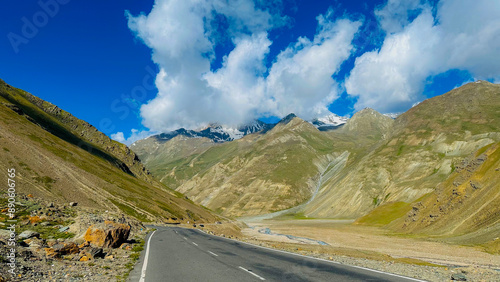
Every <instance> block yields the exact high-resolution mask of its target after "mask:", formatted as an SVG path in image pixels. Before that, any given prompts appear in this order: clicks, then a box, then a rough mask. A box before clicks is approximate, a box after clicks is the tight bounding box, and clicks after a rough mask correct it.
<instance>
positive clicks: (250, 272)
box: [238, 266, 266, 281]
mask: <svg viewBox="0 0 500 282" xmlns="http://www.w3.org/2000/svg"><path fill="white" fill-rule="evenodd" d="M238 268H239V269H241V270H243V271H246V272H247V273H249V274H252V275H253V276H255V277H257V278H259V279H260V280H262V281H264V280H266V279H265V278H264V277H262V276H260V275H257V273H253V271H250V270H248V269H246V268H244V267H242V266H238Z"/></svg>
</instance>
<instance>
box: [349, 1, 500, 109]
mask: <svg viewBox="0 0 500 282" xmlns="http://www.w3.org/2000/svg"><path fill="white" fill-rule="evenodd" d="M399 2H400V1H389V4H388V5H387V6H386V7H384V8H382V9H381V11H385V10H384V9H385V8H387V7H389V6H390V5H392V4H394V3H399ZM391 3H392V4H391ZM412 3H413V2H412ZM414 4H415V3H414ZM418 5H420V4H418ZM419 8H422V12H421V13H420V14H419V15H418V17H416V18H415V19H414V20H413V21H412V22H409V21H405V20H402V19H403V18H405V16H401V13H395V18H390V14H388V13H385V12H384V13H381V12H379V19H380V21H381V25H382V27H384V28H386V29H388V30H391V31H393V32H392V33H389V32H388V35H387V36H386V38H385V40H384V43H383V46H382V47H381V48H380V50H378V51H373V52H367V53H365V54H363V55H362V56H360V57H358V58H357V59H356V62H355V67H354V69H353V70H352V71H351V73H350V76H349V78H348V79H347V80H346V83H345V86H346V91H347V92H348V94H350V95H352V96H357V97H358V102H357V103H356V105H355V109H361V108H364V107H372V108H375V109H376V110H379V111H381V112H398V111H404V110H406V109H408V108H409V107H410V106H411V105H412V104H413V103H414V102H416V101H419V100H421V99H422V98H423V97H422V96H421V95H422V92H423V89H424V86H425V80H426V78H427V77H429V76H433V75H437V74H440V73H443V72H446V71H448V70H450V69H460V70H467V71H469V72H470V73H471V74H472V75H473V76H474V77H475V78H478V79H498V78H499V77H500V56H499V54H500V17H498V15H499V14H500V2H498V1H488V0H482V1H474V2H471V1H467V0H453V1H452V0H442V1H441V2H440V3H439V4H438V10H437V16H436V17H437V18H434V17H433V15H432V11H431V9H430V7H429V6H428V5H420V6H419ZM380 14H383V15H384V16H383V17H382V16H380ZM403 14H404V13H403ZM406 17H407V16H406ZM465 19H466V20H465ZM406 20H407V18H406ZM436 22H437V23H436ZM398 25H399V27H398Z"/></svg>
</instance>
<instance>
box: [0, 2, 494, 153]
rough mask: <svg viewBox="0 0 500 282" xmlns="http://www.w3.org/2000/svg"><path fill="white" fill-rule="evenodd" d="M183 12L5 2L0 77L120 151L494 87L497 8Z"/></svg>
mask: <svg viewBox="0 0 500 282" xmlns="http://www.w3.org/2000/svg"><path fill="white" fill-rule="evenodd" d="M191 2H192V1H175V0H156V5H155V6H154V7H153V4H154V3H155V1H153V0H147V1H132V0H124V1H112V2H111V1H91V2H90V3H91V4H89V1H85V2H83V1H71V0H41V1H23V2H22V3H21V2H19V1H8V2H6V3H2V9H1V10H0V34H2V35H3V36H2V37H1V39H0V42H1V43H0V78H2V79H3V80H5V81H6V82H7V83H9V84H11V85H13V86H15V87H19V88H22V89H25V90H27V91H29V92H31V93H33V94H35V95H37V96H39V97H41V98H42V99H45V100H47V101H49V102H52V103H54V104H56V105H57V106H59V107H61V108H63V109H64V110H67V111H69V112H71V113H72V114H74V115H75V116H77V117H78V118H81V119H84V120H86V121H88V122H90V123H91V124H93V125H94V126H96V127H97V128H98V129H99V130H101V131H102V132H104V133H105V134H107V135H110V136H112V137H113V138H114V139H116V140H119V141H121V142H125V143H130V142H133V141H134V140H136V139H138V138H141V137H145V136H147V135H149V134H152V133H154V132H160V131H168V130H173V129H176V128H178V127H186V128H197V127H200V126H203V125H204V124H206V123H208V122H219V123H223V124H228V125H238V124H241V123H244V122H248V121H249V120H252V119H255V118H265V117H269V116H278V117H280V116H284V115H286V114H288V113H290V112H294V113H296V114H297V115H299V116H300V117H303V118H305V119H309V118H313V117H315V116H320V115H325V114H328V113H329V112H330V111H331V112H333V113H336V114H339V115H351V114H352V113H353V112H355V111H357V110H359V109H362V108H364V107H372V108H374V109H376V110H378V111H380V112H382V113H390V112H402V111H405V110H407V109H408V108H410V107H411V106H412V105H413V104H414V103H416V102H419V101H421V100H423V99H426V98H429V97H433V96H435V95H439V94H442V93H444V92H447V91H449V90H451V89H453V88H455V87H457V86H460V85H462V84H464V83H466V82H469V81H473V80H475V79H486V80H489V81H492V82H498V81H500V69H499V68H500V67H499V66H500V28H499V20H498V16H497V15H498V14H499V13H500V3H499V2H491V1H487V0H481V1H475V2H474V3H472V2H471V1H466V0H453V1H452V0H441V1H424V0H422V1H420V0H407V1H401V0H388V1H387V0H380V1H348V0H336V1H303V0H282V1H261V0H256V1H252V0H229V1H223V0H205V1H198V2H197V4H196V5H195V4H192V3H191ZM464 19H467V20H464Z"/></svg>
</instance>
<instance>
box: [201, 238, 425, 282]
mask: <svg viewBox="0 0 500 282" xmlns="http://www.w3.org/2000/svg"><path fill="white" fill-rule="evenodd" d="M195 230H197V231H198V232H200V233H202V234H205V235H208V236H213V237H215V238H219V239H222V240H229V241H234V242H238V243H241V244H245V245H249V246H252V247H257V248H261V249H266V250H270V251H274V252H280V253H284V254H289V255H293V256H299V257H306V258H310V259H315V260H320V261H324V262H329V263H333V264H339V265H343V266H348V267H353V268H358V269H364V270H368V271H372V272H376V273H381V274H386V275H390V276H394V277H399V278H404V279H407V280H412V281H417V282H427V281H425V280H420V279H416V278H412V277H408V276H403V275H398V274H394V273H389V272H384V271H380V270H375V269H371V268H366V267H362V266H357V265H350V264H343V263H340V262H337V261H331V260H326V259H321V258H315V257H310V256H304V255H301V254H297V253H292V252H287V251H282V250H276V249H271V248H268V247H264V246H259V245H254V244H250V243H247V242H243V241H238V240H234V239H230V238H224V237H219V236H217V235H212V234H208V233H205V232H203V231H201V230H199V229H195Z"/></svg>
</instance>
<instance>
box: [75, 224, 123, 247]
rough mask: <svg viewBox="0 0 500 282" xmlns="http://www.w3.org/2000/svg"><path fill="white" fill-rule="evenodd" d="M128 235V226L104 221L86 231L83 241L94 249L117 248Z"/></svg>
mask: <svg viewBox="0 0 500 282" xmlns="http://www.w3.org/2000/svg"><path fill="white" fill-rule="evenodd" d="M129 235H130V225H128V224H123V223H116V222H113V221H105V222H104V223H99V224H95V225H92V226H90V227H89V229H87V232H85V235H84V239H85V241H86V242H88V243H89V244H91V245H92V246H95V247H101V248H117V247H119V246H120V245H121V244H123V243H125V242H126V241H127V239H128V236H129Z"/></svg>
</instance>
